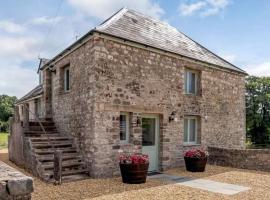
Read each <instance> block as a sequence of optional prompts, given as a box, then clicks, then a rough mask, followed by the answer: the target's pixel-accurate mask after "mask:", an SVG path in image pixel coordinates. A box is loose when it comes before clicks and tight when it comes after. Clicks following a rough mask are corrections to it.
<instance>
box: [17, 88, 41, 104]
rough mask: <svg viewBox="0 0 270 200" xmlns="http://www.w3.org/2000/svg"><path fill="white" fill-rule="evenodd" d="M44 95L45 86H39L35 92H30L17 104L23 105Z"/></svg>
mask: <svg viewBox="0 0 270 200" xmlns="http://www.w3.org/2000/svg"><path fill="white" fill-rule="evenodd" d="M42 93H43V86H42V85H38V86H37V87H35V88H34V89H33V90H31V91H30V92H28V93H27V94H26V95H24V96H23V97H22V98H20V99H19V100H18V101H16V104H19V103H22V102H24V101H26V100H28V99H32V98H34V97H36V96H39V95H41V94H42Z"/></svg>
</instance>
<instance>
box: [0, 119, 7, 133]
mask: <svg viewBox="0 0 270 200" xmlns="http://www.w3.org/2000/svg"><path fill="white" fill-rule="evenodd" d="M8 127H9V123H8V122H3V121H0V132H8Z"/></svg>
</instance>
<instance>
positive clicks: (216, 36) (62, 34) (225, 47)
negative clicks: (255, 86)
mask: <svg viewBox="0 0 270 200" xmlns="http://www.w3.org/2000/svg"><path fill="white" fill-rule="evenodd" d="M124 6H126V7H128V8H131V9H134V10H137V11H139V12H142V13H144V14H147V15H150V16H152V17H154V18H158V19H160V20H162V21H165V22H167V23H169V24H171V25H172V26H174V27H176V28H177V29H178V30H180V31H182V32H184V33H185V34H187V35H188V36H189V37H191V38H192V39H194V40H195V41H197V42H199V43H200V44H202V45H203V46H205V47H207V48H208V49H210V50H212V51H213V52H215V53H217V54H218V55H220V56H221V57H223V58H225V59H227V60H228V61H230V62H232V63H233V64H235V65H237V66H238V67H240V68H242V69H245V70H246V71H247V72H248V73H249V74H251V75H259V76H270V50H269V46H270V37H269V35H270V20H269V19H270V1H269V0H260V1H255V0H171V1H169V0H158V1H157V0H136V1H134V0H98V1H97V0H96V1H94V0H24V1H19V0H16V1H15V0H9V1H2V2H1V3H0V43H1V45H0V94H3V93H4V94H9V95H16V96H18V97H21V96H22V95H24V94H25V93H26V92H28V91H29V90H31V89H32V88H33V87H35V86H36V85H37V83H38V76H37V74H36V69H37V65H38V56H40V57H46V58H51V57H53V56H54V55H55V54H56V53H57V52H59V51H61V50H63V49H64V48H65V47H66V46H68V45H69V44H70V43H72V42H74V41H75V40H76V38H77V37H80V36H82V35H83V34H85V33H86V32H87V31H88V30H90V29H91V28H93V27H94V26H96V25H97V24H99V23H100V22H102V21H103V20H104V19H106V18H107V17H109V16H110V15H112V14H113V13H114V12H115V11H117V10H119V9H120V8H121V7H124Z"/></svg>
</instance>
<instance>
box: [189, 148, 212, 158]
mask: <svg viewBox="0 0 270 200" xmlns="http://www.w3.org/2000/svg"><path fill="white" fill-rule="evenodd" d="M184 156H185V157H189V158H200V159H203V158H206V157H208V152H207V151H205V150H203V149H196V148H193V149H190V150H188V151H186V152H185V153H184Z"/></svg>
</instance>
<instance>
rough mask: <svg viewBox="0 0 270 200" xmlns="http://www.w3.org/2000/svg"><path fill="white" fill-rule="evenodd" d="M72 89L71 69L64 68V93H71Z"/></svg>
mask: <svg viewBox="0 0 270 200" xmlns="http://www.w3.org/2000/svg"><path fill="white" fill-rule="evenodd" d="M69 89H70V74H69V67H65V68H64V91H65V92H66V91H69Z"/></svg>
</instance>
